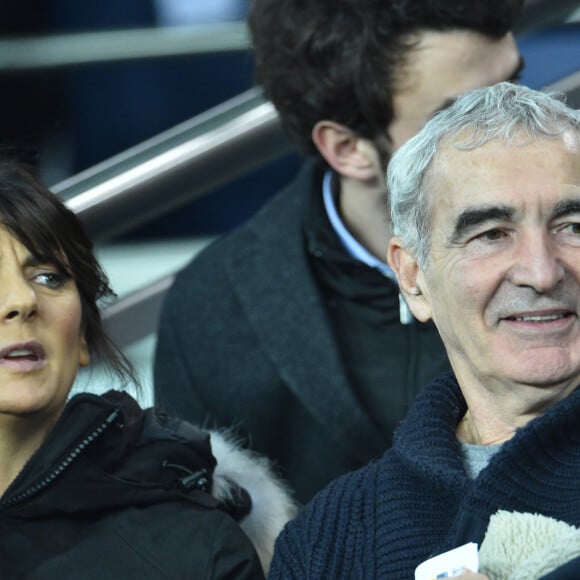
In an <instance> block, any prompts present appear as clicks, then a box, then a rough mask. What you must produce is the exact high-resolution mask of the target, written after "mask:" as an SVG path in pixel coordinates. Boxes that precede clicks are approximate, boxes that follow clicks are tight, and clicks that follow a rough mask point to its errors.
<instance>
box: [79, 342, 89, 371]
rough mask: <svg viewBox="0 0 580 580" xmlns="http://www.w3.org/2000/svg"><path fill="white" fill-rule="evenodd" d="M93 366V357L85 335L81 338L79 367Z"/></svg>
mask: <svg viewBox="0 0 580 580" xmlns="http://www.w3.org/2000/svg"><path fill="white" fill-rule="evenodd" d="M90 364H91V355H90V353H89V346H88V344H87V340H86V338H85V337H84V334H83V335H82V336H81V342H80V348H79V366H81V367H88V366H89V365H90Z"/></svg>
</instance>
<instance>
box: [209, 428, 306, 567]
mask: <svg viewBox="0 0 580 580" xmlns="http://www.w3.org/2000/svg"><path fill="white" fill-rule="evenodd" d="M210 435H211V448H212V452H213V455H214V457H215V458H216V460H217V466H216V468H215V471H214V473H213V485H212V490H211V493H212V495H213V496H214V497H215V498H216V499H217V500H218V501H219V502H220V503H222V504H225V505H227V506H229V507H228V508H227V509H228V511H230V512H231V511H233V512H234V513H233V514H232V515H233V516H234V517H236V519H239V523H240V526H241V528H242V529H243V530H244V532H245V533H246V535H247V536H248V537H249V538H250V540H251V542H252V544H253V545H254V547H255V549H256V552H257V553H258V556H259V558H260V561H261V563H262V567H263V569H264V573H265V574H266V575H267V574H268V570H269V568H270V562H271V561H272V556H273V554H274V543H275V541H276V538H277V537H278V534H279V533H280V532H281V531H282V528H283V527H284V525H285V524H286V523H287V522H288V521H290V520H291V519H293V518H294V517H295V516H296V515H297V513H298V509H299V507H298V503H297V502H296V501H295V500H294V498H293V496H292V491H291V490H290V488H289V487H288V486H287V485H286V484H285V483H284V482H283V481H282V479H281V478H280V477H279V476H278V475H276V474H275V472H274V469H273V466H272V463H271V462H270V461H269V460H268V459H267V458H266V457H264V456H262V455H259V454H257V453H255V452H253V451H250V450H248V449H246V448H243V447H242V445H241V444H240V440H239V439H237V438H236V437H235V435H234V434H233V433H232V432H231V431H210ZM240 488H241V489H240ZM246 492H247V493H246ZM248 496H249V497H248ZM244 497H245V498H246V501H245V502H244ZM244 503H245V507H244ZM232 506H233V510H232Z"/></svg>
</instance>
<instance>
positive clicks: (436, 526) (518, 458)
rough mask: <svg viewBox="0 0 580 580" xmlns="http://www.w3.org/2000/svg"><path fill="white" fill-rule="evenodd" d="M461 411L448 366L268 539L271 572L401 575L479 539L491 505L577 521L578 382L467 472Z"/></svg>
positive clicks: (305, 575)
mask: <svg viewBox="0 0 580 580" xmlns="http://www.w3.org/2000/svg"><path fill="white" fill-rule="evenodd" d="M465 411H466V405H465V400H464V399H463V396H462V394H461V391H460V390H459V387H458V385H457V382H456V380H455V378H454V377H453V375H451V374H448V375H444V376H442V377H440V378H439V379H436V380H435V381H433V382H432V383H431V384H430V385H428V386H427V387H426V388H425V389H424V390H423V392H422V393H421V394H420V395H419V396H418V397H417V400H416V402H415V404H414V406H413V408H412V409H411V411H410V412H409V414H408V416H407V418H406V419H405V421H404V422H403V423H402V424H401V426H400V427H399V429H398V431H397V433H396V435H395V442H394V446H393V448H392V449H391V450H389V451H388V452H387V453H386V454H385V455H384V456H383V457H382V458H381V459H380V460H378V461H376V462H374V463H372V464H370V465H368V466H366V467H364V468H362V469H360V470H358V471H355V472H352V473H349V474H347V475H345V476H343V477H341V478H339V479H337V480H335V481H334V482H332V483H331V484H330V485H329V486H328V487H327V488H326V489H325V490H323V491H322V492H321V493H320V494H318V496H316V497H315V498H314V500H313V501H312V502H311V503H310V504H309V505H308V506H307V507H306V509H305V510H304V511H303V512H302V513H301V514H300V516H298V518H297V519H296V520H294V521H293V522H291V523H290V524H288V526H286V528H285V529H284V531H283V532H282V534H281V536H280V537H279V539H278V542H277V544H276V551H275V555H274V561H273V562H272V568H271V570H270V575H269V578H297V579H298V578H299V579H301V580H303V579H306V578H333V579H337V578H348V579H349V580H354V579H357V578H360V579H363V578H364V579H365V580H368V579H369V578H389V579H397V578H401V579H406V580H408V579H409V578H412V577H413V574H414V569H415V567H416V566H417V565H418V564H419V563H421V562H422V561H423V560H425V559H427V558H429V557H431V556H434V555H436V554H438V553H441V552H443V551H445V550H448V549H451V548H453V547H456V546H458V545H461V544H463V543H465V542H467V541H476V542H478V543H481V541H482V540H483V535H484V533H485V530H486V528H487V525H488V522H489V518H490V517H491V515H492V514H494V513H495V512H497V511H498V510H499V509H503V510H509V511H513V512H530V513H539V514H542V515H545V516H548V517H552V518H555V519H557V520H562V521H564V522H567V523H569V524H571V525H574V526H578V525H579V524H580V485H579V483H578V482H579V481H580V389H579V390H577V391H576V392H574V393H573V394H572V395H570V396H569V397H568V398H567V399H565V400H564V401H562V402H560V403H558V404H557V405H556V406H554V407H553V408H551V409H550V410H549V411H548V412H547V413H545V414H544V415H543V416H541V417H539V418H536V419H534V420H533V421H531V422H530V423H529V424H528V425H527V426H526V427H524V428H522V429H520V430H518V432H517V433H516V434H515V436H514V437H513V438H512V439H511V440H510V441H508V442H507V443H506V444H504V446H503V447H502V449H501V450H500V451H499V452H498V453H497V454H496V455H495V456H494V457H493V458H492V459H491V462H490V463H489V465H488V466H487V467H486V468H485V469H484V470H483V471H482V472H481V473H480V475H479V477H478V478H477V479H475V480H470V479H468V477H467V476H466V474H465V471H464V468H463V463H462V458H461V453H460V449H459V443H458V441H457V438H456V435H455V428H456V426H457V424H458V422H459V420H460V419H461V417H462V416H463V414H464V413H465Z"/></svg>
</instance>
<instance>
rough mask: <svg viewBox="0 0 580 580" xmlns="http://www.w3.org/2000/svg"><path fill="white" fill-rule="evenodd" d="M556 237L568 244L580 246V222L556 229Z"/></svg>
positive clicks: (566, 224) (562, 225)
mask: <svg viewBox="0 0 580 580" xmlns="http://www.w3.org/2000/svg"><path fill="white" fill-rule="evenodd" d="M556 237H557V238H558V239H560V240H561V241H562V242H564V243H566V244H571V245H573V246H579V245H580V222H568V223H565V224H561V225H560V226H558V227H557V228H556Z"/></svg>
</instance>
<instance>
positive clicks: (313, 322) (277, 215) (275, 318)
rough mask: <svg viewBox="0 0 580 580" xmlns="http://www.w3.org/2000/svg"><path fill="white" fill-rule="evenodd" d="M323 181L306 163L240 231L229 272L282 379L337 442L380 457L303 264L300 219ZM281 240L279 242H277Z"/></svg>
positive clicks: (374, 432)
mask: <svg viewBox="0 0 580 580" xmlns="http://www.w3.org/2000/svg"><path fill="white" fill-rule="evenodd" d="M321 182H322V169H321V168H319V167H316V166H314V165H313V164H307V166H306V167H305V168H304V169H303V170H302V172H301V173H300V175H299V176H298V178H297V180H296V181H295V182H293V183H292V184H291V185H290V186H289V187H288V188H287V189H286V190H284V191H283V192H281V193H280V194H279V195H278V197H277V198H276V199H275V200H273V201H272V202H271V203H270V204H268V206H267V207H266V208H265V209H264V210H263V211H262V212H261V214H259V217H258V218H257V219H255V220H253V222H252V224H251V226H250V227H249V228H247V229H246V230H245V231H244V234H245V235H244V238H243V239H241V240H240V243H239V244H237V245H236V246H235V247H234V248H233V249H232V251H231V252H230V254H229V255H228V257H227V262H226V269H227V272H228V275H229V277H230V282H231V284H232V287H233V288H234V291H235V292H236V294H237V295H238V298H239V300H240V302H241V304H242V308H243V310H244V312H245V314H246V316H247V317H248V320H249V322H250V324H251V325H252V326H253V328H254V330H255V332H256V335H257V336H258V337H259V340H260V343H261V348H263V349H264V351H265V352H266V353H267V354H268V356H269V357H270V358H271V360H272V361H273V363H274V364H275V366H276V368H277V369H278V372H279V374H280V377H281V379H282V380H283V381H284V382H285V383H286V384H287V385H288V386H289V388H290V390H291V391H292V392H293V393H294V394H295V395H296V396H297V397H298V398H299V399H300V401H301V402H302V404H303V405H304V406H305V407H306V408H307V409H308V410H309V411H310V413H311V414H312V416H313V417H315V418H317V420H318V421H319V423H320V424H321V426H322V427H323V428H324V429H325V430H326V431H327V432H329V433H330V434H331V435H332V436H333V437H334V439H335V440H336V442H337V444H338V445H340V446H341V447H342V448H343V449H345V450H346V451H347V452H349V453H350V454H351V455H352V456H354V457H356V458H358V459H359V460H360V459H363V458H365V457H368V454H369V449H370V450H372V452H373V453H374V454H377V455H378V454H380V453H382V452H383V451H384V450H385V442H384V439H383V437H382V436H381V434H380V432H379V430H378V429H377V428H376V427H375V426H374V425H373V424H372V423H371V421H370V419H369V417H368V415H367V414H366V413H365V411H364V410H363V409H362V407H361V406H360V404H359V402H358V400H357V399H356V397H355V395H354V393H353V389H352V387H351V385H350V384H349V383H348V381H347V379H346V372H345V368H344V365H343V363H342V361H341V359H340V353H339V352H338V348H337V345H336V341H335V339H334V336H333V333H332V330H331V327H330V321H329V320H328V318H327V317H326V316H325V307H324V305H323V304H322V302H321V296H320V292H319V290H318V288H317V286H316V282H315V280H314V279H313V276H312V273H311V272H310V266H309V264H308V261H307V259H306V250H305V239H304V232H303V223H304V214H305V212H306V205H307V203H308V198H309V195H311V192H312V191H313V188H314V191H318V192H321V187H322V186H321ZM281 232H282V233H283V235H284V237H283V238H281V236H280V234H281ZM280 239H282V240H283V243H282V244H279V243H276V241H275V240H280ZM265 272H267V273H268V275H267V276H266V275H264V274H265Z"/></svg>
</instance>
